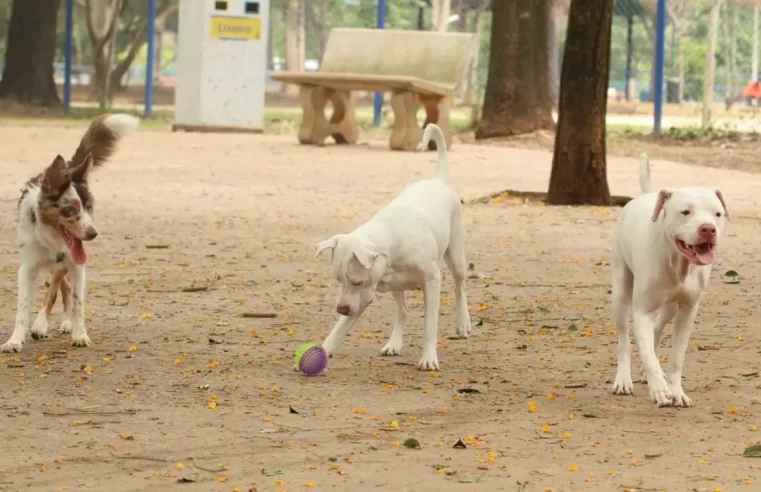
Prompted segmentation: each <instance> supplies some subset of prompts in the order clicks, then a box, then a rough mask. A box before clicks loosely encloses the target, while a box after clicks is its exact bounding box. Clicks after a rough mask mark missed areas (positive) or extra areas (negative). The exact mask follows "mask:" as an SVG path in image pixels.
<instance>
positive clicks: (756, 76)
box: [751, 5, 761, 82]
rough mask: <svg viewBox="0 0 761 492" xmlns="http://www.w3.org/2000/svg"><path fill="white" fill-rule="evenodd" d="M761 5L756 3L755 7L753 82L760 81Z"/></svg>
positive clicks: (752, 58)
mask: <svg viewBox="0 0 761 492" xmlns="http://www.w3.org/2000/svg"><path fill="white" fill-rule="evenodd" d="M759 9H761V7H759V6H758V5H755V6H754V7H753V47H752V50H753V53H752V57H751V71H752V72H753V73H751V80H753V82H756V81H758V13H759Z"/></svg>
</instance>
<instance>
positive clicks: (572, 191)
mask: <svg viewBox="0 0 761 492" xmlns="http://www.w3.org/2000/svg"><path fill="white" fill-rule="evenodd" d="M613 2H614V0H603V1H601V2H589V1H586V0H571V9H570V12H569V14H568V34H567V36H566V45H565V55H564V57H563V69H562V74H561V78H560V104H559V109H558V113H559V114H558V132H557V136H556V138H555V152H554V154H553V157H552V173H551V174H550V186H549V190H548V192H547V202H548V203H549V204H551V205H602V206H607V205H610V204H611V200H610V190H609V189H608V178H607V171H606V160H605V157H606V156H605V113H606V111H607V101H608V98H607V92H608V91H607V89H608V72H609V70H608V69H609V65H610V33H611V26H612V23H613Z"/></svg>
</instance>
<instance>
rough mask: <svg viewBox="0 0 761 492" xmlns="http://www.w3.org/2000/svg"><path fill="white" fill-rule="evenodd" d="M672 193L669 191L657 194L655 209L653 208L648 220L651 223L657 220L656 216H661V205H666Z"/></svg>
mask: <svg viewBox="0 0 761 492" xmlns="http://www.w3.org/2000/svg"><path fill="white" fill-rule="evenodd" d="M673 194H674V192H673V191H671V190H661V191H659V192H658V199H657V200H656V202H655V208H653V215H652V217H650V220H652V221H653V222H655V221H657V220H658V216H659V215H661V210H663V204H664V203H666V200H668V199H669V198H671V195H673Z"/></svg>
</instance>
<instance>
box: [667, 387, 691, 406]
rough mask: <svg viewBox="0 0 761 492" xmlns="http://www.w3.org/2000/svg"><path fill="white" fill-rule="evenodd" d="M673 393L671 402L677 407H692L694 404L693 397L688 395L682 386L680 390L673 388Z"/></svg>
mask: <svg viewBox="0 0 761 492" xmlns="http://www.w3.org/2000/svg"><path fill="white" fill-rule="evenodd" d="M671 394H672V395H673V398H672V400H671V401H672V402H671V404H672V405H673V406H675V407H685V408H686V407H691V406H692V399H691V398H690V397H689V396H687V395H686V394H685V392H684V390H682V389H681V388H680V389H679V390H675V389H674V388H672V389H671Z"/></svg>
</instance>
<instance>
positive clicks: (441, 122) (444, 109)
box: [423, 96, 452, 150]
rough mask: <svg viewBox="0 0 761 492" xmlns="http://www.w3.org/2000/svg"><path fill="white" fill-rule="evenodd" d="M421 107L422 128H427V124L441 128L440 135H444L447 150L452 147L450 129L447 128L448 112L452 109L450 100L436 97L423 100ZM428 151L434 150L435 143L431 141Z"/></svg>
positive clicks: (449, 98)
mask: <svg viewBox="0 0 761 492" xmlns="http://www.w3.org/2000/svg"><path fill="white" fill-rule="evenodd" d="M423 106H424V107H425V123H423V128H425V127H426V126H428V124H429V123H435V124H436V125H438V126H439V128H441V133H443V134H444V140H445V141H446V142H447V150H448V149H449V148H450V147H452V128H451V127H450V126H449V112H450V110H451V108H452V98H451V97H449V96H447V97H436V98H433V97H432V98H425V99H423ZM428 150H436V143H435V142H434V141H433V140H431V143H429V144H428Z"/></svg>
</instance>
